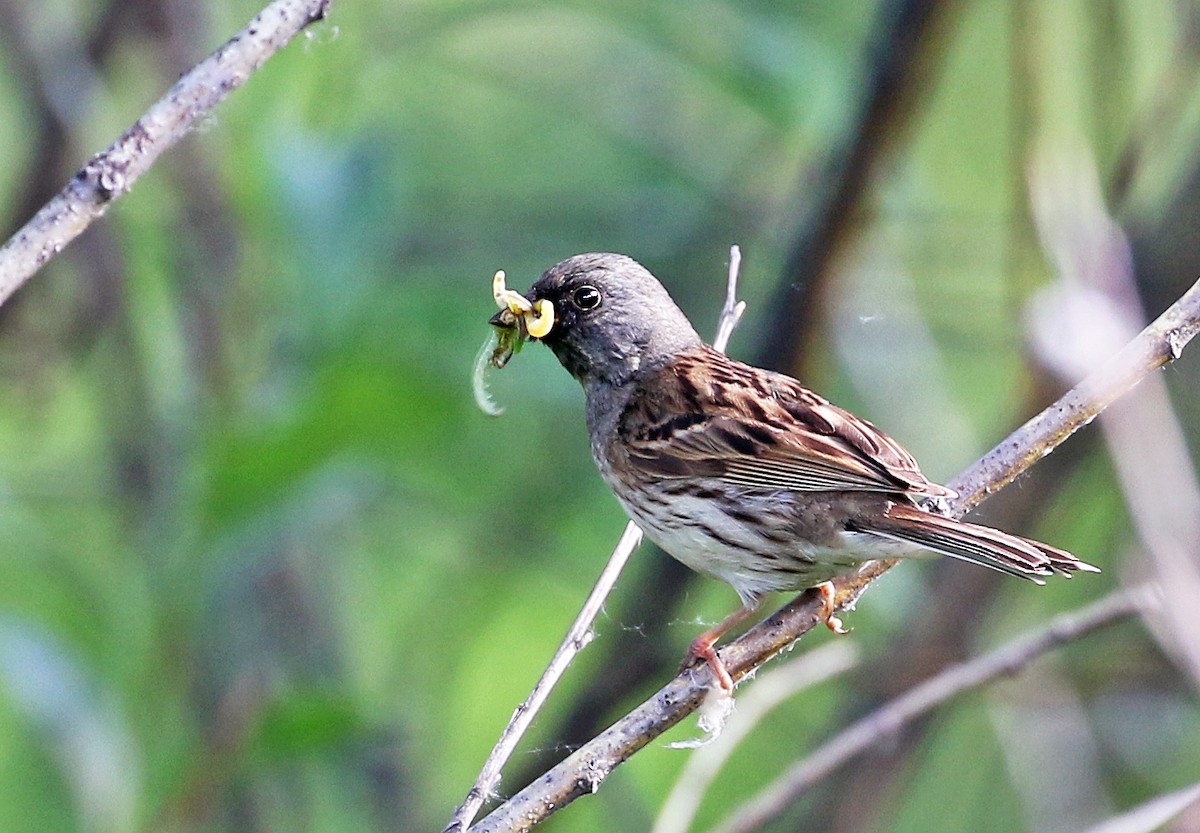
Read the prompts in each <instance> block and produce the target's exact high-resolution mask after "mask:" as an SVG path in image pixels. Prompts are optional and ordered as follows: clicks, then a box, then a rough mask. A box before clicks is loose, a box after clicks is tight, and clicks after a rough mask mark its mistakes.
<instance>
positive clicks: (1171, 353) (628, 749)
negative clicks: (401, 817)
mask: <svg viewBox="0 0 1200 833" xmlns="http://www.w3.org/2000/svg"><path fill="white" fill-rule="evenodd" d="M1198 331H1200V282H1197V283H1196V284H1195V285H1193V286H1192V288H1191V289H1189V290H1188V291H1187V292H1186V293H1184V295H1183V296H1182V297H1181V298H1180V299H1179V300H1178V301H1176V302H1175V303H1174V304H1173V305H1172V306H1171V307H1170V308H1169V309H1167V311H1166V312H1164V313H1163V314H1162V315H1161V316H1159V317H1158V319H1157V320H1156V321H1154V323H1152V324H1151V325H1150V326H1148V327H1147V328H1146V329H1144V330H1143V331H1142V332H1141V333H1140V334H1139V335H1138V336H1137V337H1136V338H1135V339H1133V341H1131V342H1129V344H1127V345H1126V346H1125V348H1124V349H1122V350H1121V352H1119V353H1118V354H1117V355H1116V356H1114V357H1112V358H1111V359H1110V360H1109V361H1108V362H1106V363H1105V364H1104V365H1103V367H1101V368H1100V369H1099V370H1098V371H1096V372H1095V373H1093V374H1092V375H1091V376H1089V377H1088V378H1087V379H1085V380H1084V381H1083V382H1081V383H1080V384H1079V385H1077V386H1076V387H1075V388H1073V389H1072V390H1070V391H1068V392H1067V393H1066V394H1065V395H1064V396H1063V397H1062V398H1061V399H1059V401H1058V402H1056V403H1055V404H1053V405H1051V406H1050V407H1049V408H1047V409H1046V410H1045V411H1043V412H1042V413H1041V414H1039V415H1037V416H1035V417H1034V418H1033V419H1031V420H1029V422H1027V423H1025V425H1023V426H1022V427H1021V428H1019V429H1017V430H1016V431H1015V432H1014V433H1013V434H1011V435H1010V436H1009V437H1008V438H1007V439H1005V440H1004V442H1002V443H1001V444H1000V445H998V446H997V447H996V448H995V449H994V450H993V451H992V452H990V453H989V454H987V455H986V456H985V457H983V459H981V460H980V461H979V462H977V463H976V464H975V465H973V466H971V467H970V468H968V469H967V470H966V471H965V472H963V473H962V474H961V475H959V477H957V478H956V479H955V480H954V481H952V482H951V483H950V484H949V485H950V486H951V487H952V488H954V489H955V490H956V491H958V493H959V495H960V496H959V498H957V499H956V500H955V501H954V502H953V503H952V504H951V506H950V507H949V510H950V512H951V514H954V515H956V516H957V515H962V514H965V513H966V512H967V511H968V510H969V509H970V508H971V507H974V506H976V505H977V504H979V503H980V502H982V501H983V500H984V499H985V498H986V497H987V496H988V495H990V494H992V493H994V492H996V491H998V490H999V489H1001V488H1003V486H1005V485H1007V484H1008V483H1010V482H1012V481H1013V480H1014V479H1015V478H1016V477H1017V475H1019V474H1020V473H1021V472H1022V471H1024V470H1025V469H1027V468H1028V467H1029V466H1031V465H1033V464H1034V463H1035V462H1037V461H1038V460H1039V459H1041V458H1042V457H1044V456H1046V455H1047V454H1049V453H1050V452H1051V451H1053V450H1054V448H1056V447H1057V446H1058V445H1059V444H1060V443H1062V442H1063V441H1064V440H1065V439H1066V438H1067V437H1069V436H1070V435H1071V434H1073V433H1074V432H1075V431H1077V430H1078V429H1079V428H1081V427H1083V426H1084V425H1086V424H1087V423H1089V422H1090V421H1091V420H1093V419H1094V418H1095V417H1096V416H1097V414H1099V413H1100V412H1101V411H1102V410H1103V409H1104V408H1105V407H1107V406H1108V405H1109V404H1111V403H1112V402H1113V401H1114V400H1115V399H1117V398H1118V397H1120V396H1122V395H1123V394H1125V393H1127V392H1128V391H1129V390H1130V389H1131V388H1133V387H1134V386H1135V385H1137V383H1138V382H1139V381H1141V379H1142V378H1144V377H1145V376H1147V375H1149V374H1150V373H1152V372H1153V371H1155V370H1157V369H1159V368H1161V367H1162V366H1163V365H1165V364H1167V363H1168V362H1170V361H1172V360H1174V359H1176V358H1178V357H1179V355H1180V354H1181V353H1182V351H1183V349H1184V347H1185V346H1186V345H1187V343H1188V342H1189V341H1190V340H1191V339H1192V338H1193V337H1194V336H1195V335H1196V334H1197V332H1198ZM894 563H895V562H894V561H877V562H872V563H870V564H868V565H866V566H865V567H863V568H862V569H861V570H859V571H858V572H856V573H854V574H852V575H850V576H847V577H845V578H842V579H840V580H838V581H836V582H835V585H836V587H837V592H836V601H837V606H838V607H843V606H846V605H849V604H853V602H854V601H855V600H857V598H858V597H859V595H861V594H862V592H863V590H865V589H866V587H867V586H868V585H869V584H870V582H871V581H873V580H874V579H875V578H877V577H878V576H879V575H880V574H882V573H883V572H884V571H885V570H887V569H888V568H889V567H891V566H892V565H893V564H894ZM819 608H820V602H819V598H818V595H817V594H816V593H814V592H811V591H808V592H805V593H802V594H800V595H799V596H797V597H796V598H795V599H793V600H792V601H791V602H790V603H789V604H787V605H785V606H784V607H783V608H781V609H780V610H779V611H777V612H776V613H775V614H773V615H772V616H770V617H769V618H768V619H766V620H765V621H763V622H762V623H760V624H758V625H756V626H755V627H754V628H752V629H751V630H749V631H747V632H746V633H745V634H744V635H743V636H742V637H741V638H739V639H738V640H737V641H735V642H733V643H732V644H730V645H728V646H727V647H726V648H724V649H723V650H722V651H721V658H722V659H723V660H724V662H725V666H726V668H727V669H728V670H729V673H730V675H731V676H732V677H733V679H734V680H735V681H737V680H740V679H741V678H743V677H745V676H746V675H747V674H748V673H750V672H751V671H753V670H754V669H755V668H757V667H758V666H760V665H762V664H763V663H764V662H766V661H767V660H769V659H771V658H772V657H774V656H775V655H776V654H778V653H780V652H781V651H783V650H784V649H786V648H787V647H788V646H789V645H791V644H792V643H794V642H795V641H796V640H797V639H799V638H800V637H801V636H803V635H804V634H806V633H808V631H810V630H812V628H813V627H815V626H816V625H817V624H818V622H819V621H820V615H819ZM710 682H711V681H710V679H709V675H708V672H707V671H706V670H703V669H689V670H687V671H685V672H683V673H681V674H680V675H679V676H677V677H676V678H675V679H673V680H672V681H671V682H669V683H668V684H667V685H666V686H664V687H663V688H662V689H660V690H659V691H658V692H657V693H656V694H655V695H654V696H653V697H651V698H650V699H649V700H647V701H646V702H644V703H643V704H642V705H640V706H638V707H637V708H635V709H634V710H633V711H632V712H630V713H629V714H627V715H626V716H625V717H623V718H621V719H620V720H619V721H617V723H615V724H613V726H611V727H610V728H608V729H607V730H605V731H604V732H602V733H600V734H599V735H598V736H596V737H595V738H594V739H593V740H591V741H589V742H588V743H587V744H585V745H584V746H582V747H580V748H579V749H578V750H576V751H575V752H574V753H573V754H572V755H570V756H569V757H568V758H566V760H564V761H562V762H561V763H560V764H558V765H557V766H555V767H554V768H553V769H551V770H550V771H549V772H547V773H546V774H545V775H543V776H542V777H540V778H538V779H537V780H536V781H534V782H533V783H532V784H530V785H529V786H528V787H526V788H525V789H524V790H522V791H521V792H520V793H518V794H517V795H515V796H513V797H512V798H511V799H509V801H507V802H506V803H505V804H503V805H501V806H500V807H498V808H497V809H496V810H495V811H494V812H493V813H492V814H491V815H489V816H487V817H486V818H485V819H483V820H482V821H481V822H479V824H477V825H476V826H475V827H472V828H471V830H472V831H474V833H485V831H486V833H492V832H493V831H507V830H528V829H530V828H532V827H533V826H535V825H536V824H538V823H540V822H541V821H542V820H543V819H545V818H546V817H548V816H549V815H551V814H552V813H554V812H556V811H557V810H559V809H560V808H562V807H563V806H565V805H566V804H569V803H570V802H572V801H574V800H575V799H576V798H578V797H579V796H581V795H584V794H585V793H589V792H595V791H596V790H598V789H599V788H600V785H601V784H602V783H603V782H604V779H605V778H607V777H608V774H609V773H610V772H612V770H613V769H615V768H616V767H617V766H619V765H620V764H621V763H623V762H624V761H625V760H627V759H628V758H629V757H630V756H631V755H633V754H634V753H635V752H637V751H638V750H639V749H641V748H642V747H643V746H645V745H646V744H647V743H649V742H650V741H652V740H653V739H654V738H656V737H658V736H659V735H661V734H662V733H663V732H665V731H667V730H668V729H670V728H671V727H672V726H674V725H675V724H676V723H678V722H679V721H681V720H683V719H684V718H685V717H686V716H687V715H689V714H691V713H692V712H693V711H695V710H696V709H697V708H698V707H699V705H700V703H701V702H702V701H703V700H704V697H705V695H706V693H707V691H708V688H709V685H710Z"/></svg>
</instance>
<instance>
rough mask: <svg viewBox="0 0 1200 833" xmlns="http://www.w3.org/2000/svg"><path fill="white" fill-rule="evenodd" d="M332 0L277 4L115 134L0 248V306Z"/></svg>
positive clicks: (324, 12)
mask: <svg viewBox="0 0 1200 833" xmlns="http://www.w3.org/2000/svg"><path fill="white" fill-rule="evenodd" d="M332 3H333V0H275V2H273V3H271V4H270V5H268V6H267V7H266V8H264V9H263V10H262V11H261V12H259V13H258V15H257V16H256V17H255V18H254V19H253V20H252V21H250V23H249V25H248V26H246V28H245V29H243V30H242V31H240V32H238V33H237V34H236V35H234V36H233V37H232V38H230V39H229V40H228V41H226V43H225V44H224V45H223V46H222V47H221V48H220V49H218V50H217V51H216V52H214V53H213V54H211V55H209V56H208V57H207V58H205V59H204V60H203V61H201V62H200V63H199V64H197V65H196V66H195V68H194V69H192V71H191V72H189V73H188V74H187V75H185V76H183V77H182V78H180V79H179V81H177V82H176V84H175V86H173V87H172V88H171V89H170V90H169V91H168V92H167V94H166V95H165V96H163V97H162V98H161V99H159V100H158V101H157V102H155V104H154V105H153V106H152V107H151V108H150V109H149V110H147V111H146V113H145V114H144V115H143V116H142V117H141V118H140V119H138V120H137V121H136V122H134V124H133V126H132V127H130V128H129V129H128V130H126V131H125V132H124V133H122V134H121V136H120V138H118V139H117V140H116V141H115V142H114V143H113V144H112V145H110V146H109V147H108V149H107V150H105V151H103V152H101V153H99V154H97V155H96V156H94V157H92V159H91V160H90V161H88V163H87V164H86V165H84V166H83V167H82V168H81V169H80V170H79V172H78V173H76V174H75V176H74V178H73V179H72V180H71V181H70V182H69V183H67V185H66V186H65V187H64V188H63V189H62V190H61V191H59V192H58V194H57V195H56V196H55V197H54V198H53V199H51V200H50V202H48V203H46V205H45V206H43V207H42V209H41V210H40V211H38V213H37V214H36V215H34V217H33V219H31V220H30V221H29V222H28V223H26V224H25V226H24V227H23V228H22V229H21V230H20V231H18V232H17V233H16V234H15V235H13V237H12V238H11V239H10V240H9V241H8V242H7V243H5V244H4V247H3V248H0V304H3V303H4V302H5V301H6V300H8V298H9V297H10V296H11V295H12V294H13V293H14V292H16V291H17V289H19V288H20V287H21V285H22V284H24V283H25V281H27V280H28V279H29V278H30V277H31V276H32V275H33V274H34V273H36V272H37V270H38V269H40V268H41V267H42V266H43V265H45V263H46V262H47V261H48V260H50V258H52V257H54V256H55V255H56V254H58V252H60V251H62V249H63V247H65V246H66V245H67V244H68V243H70V242H71V241H72V240H74V239H75V238H76V237H78V236H79V234H80V233H81V232H82V231H83V230H84V229H85V228H87V227H88V226H89V225H91V223H92V221H93V220H95V219H96V218H98V217H100V216H101V215H102V214H103V213H104V212H105V211H106V210H107V209H108V206H109V205H110V204H111V203H112V202H113V200H115V199H117V197H120V196H121V195H122V194H124V193H126V192H127V191H128V190H129V189H130V188H132V187H133V183H134V182H136V181H137V179H138V177H140V176H141V175H142V174H144V173H145V172H146V171H148V170H149V169H150V167H151V166H152V165H153V164H154V162H155V161H156V160H157V159H158V157H159V156H160V155H161V154H162V152H163V151H164V150H166V149H167V148H169V147H171V146H172V145H174V144H175V143H176V142H178V141H179V140H180V139H181V138H183V137H184V136H185V135H186V134H187V133H188V131H190V130H191V129H192V127H193V126H194V125H195V124H196V123H197V122H198V121H200V120H201V119H203V118H204V117H205V116H207V115H208V114H209V113H210V112H211V111H212V109H213V108H214V107H216V106H217V104H219V103H220V102H221V101H222V100H223V99H224V98H225V97H226V96H227V95H229V93H231V92H232V91H233V90H235V89H237V88H238V87H240V86H241V85H242V84H244V83H245V82H246V80H247V79H248V78H249V77H250V76H251V75H253V74H254V72H255V71H257V70H258V68H259V67H261V66H262V65H263V64H264V63H265V62H266V60H267V59H268V58H270V57H271V56H272V55H274V54H275V53H276V52H277V51H279V50H280V49H281V48H282V47H283V46H285V45H286V44H287V43H288V41H290V40H291V39H292V38H293V37H294V36H295V35H296V34H298V33H299V32H300V31H301V30H303V29H304V28H305V27H306V26H309V25H310V24H312V23H315V22H316V21H318V20H323V19H324V18H325V16H326V15H327V14H328V12H329V7H330V5H331V4H332Z"/></svg>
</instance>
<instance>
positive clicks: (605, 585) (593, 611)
mask: <svg viewBox="0 0 1200 833" xmlns="http://www.w3.org/2000/svg"><path fill="white" fill-rule="evenodd" d="M741 264H742V250H741V249H740V248H738V247H737V246H732V247H730V249H729V277H728V279H727V283H726V290H725V304H724V306H723V307H722V308H721V316H720V318H719V319H718V321H717V335H716V338H715V339H713V347H715V348H716V349H717V350H721V351H724V350H725V348H726V347H727V346H728V344H729V337H730V336H731V335H733V330H734V328H735V327H737V324H738V321H739V320H740V319H741V317H742V313H743V312H745V311H746V303H745V302H744V301H739V300H738V299H737V280H738V271H739V269H740V268H741ZM641 540H642V531H641V530H640V529H638V527H637V525H636V524H635V523H634V522H633V521H630V522H629V523H628V524H626V525H625V531H624V532H623V533H622V534H621V539H620V540H619V541H618V542H617V546H616V547H615V548H614V549H613V551H612V555H610V556H609V557H608V563H607V564H606V565H605V566H604V570H603V571H602V572H601V573H600V577H599V578H598V579H596V584H595V585H594V586H593V587H592V592H591V593H589V594H588V597H587V600H586V601H585V602H584V603H583V608H582V609H581V610H580V611H579V615H578V616H576V617H575V621H574V622H573V623H572V625H571V627H570V629H569V630H568V631H567V635H566V637H564V639H563V641H562V644H561V645H559V646H558V650H557V651H555V652H554V656H553V657H552V658H551V660H550V664H549V665H548V666H547V667H546V670H545V671H544V672H542V676H541V677H540V678H539V679H538V681H537V684H536V685H535V686H534V687H533V691H531V692H530V693H529V696H528V697H527V698H525V702H524V703H522V704H521V705H520V706H518V707H517V710H516V711H515V712H513V716H512V718H510V719H509V721H508V725H507V726H506V727H504V731H503V732H502V733H501V734H500V739H499V740H497V741H496V745H495V746H494V747H492V751H491V753H490V754H489V755H488V757H487V760H486V761H484V764H483V769H481V770H480V772H479V776H478V777H477V778H476V779H475V783H474V784H473V785H471V789H470V790H469V791H468V792H467V797H466V798H465V799H463V802H462V804H460V805H458V807H457V809H455V811H454V816H453V817H452V818H451V819H450V823H449V824H448V825H447V826H446V829H445V833H450V831H455V830H465V829H466V827H467V825H469V824H470V823H471V822H472V821H474V819H475V816H476V814H477V813H478V812H479V809H480V808H481V807H482V806H483V803H484V802H485V801H486V800H487V798H488V795H489V794H491V793H492V791H493V790H495V789H496V786H497V785H498V784H499V783H500V772H501V770H503V769H504V765H505V764H506V763H507V762H508V759H509V758H510V757H511V756H512V753H513V751H514V750H515V749H516V748H517V744H518V743H519V742H520V740H521V737H522V736H523V735H524V734H525V732H526V730H527V729H528V728H529V726H530V724H531V723H532V722H533V718H534V715H536V714H537V712H538V710H539V709H541V707H542V705H543V704H544V703H545V702H546V698H547V697H549V696H550V692H551V691H553V690H554V686H556V685H558V681H559V679H561V678H562V675H563V673H564V672H565V671H566V670H567V667H568V666H569V665H570V664H571V662H572V660H574V659H575V656H576V654H578V653H579V652H580V650H582V649H583V647H584V646H585V645H587V643H588V642H589V641H591V632H592V622H594V621H595V620H596V616H597V615H599V613H600V610H601V608H602V607H603V606H604V601H605V600H606V599H607V598H608V596H609V594H610V593H611V592H612V589H613V586H614V585H615V584H616V583H617V578H618V577H619V576H620V575H621V571H622V570H623V569H625V564H626V563H627V562H628V561H629V557H630V556H631V555H632V554H633V551H634V550H635V549H637V545H638V544H639V543H641Z"/></svg>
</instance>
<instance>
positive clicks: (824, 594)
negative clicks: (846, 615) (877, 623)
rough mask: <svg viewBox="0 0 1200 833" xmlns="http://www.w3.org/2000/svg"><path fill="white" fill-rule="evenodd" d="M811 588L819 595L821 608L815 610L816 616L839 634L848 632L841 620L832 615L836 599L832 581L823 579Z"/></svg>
mask: <svg viewBox="0 0 1200 833" xmlns="http://www.w3.org/2000/svg"><path fill="white" fill-rule="evenodd" d="M813 589H814V590H816V591H817V593H818V594H820V596H821V608H820V609H819V610H818V611H817V617H818V618H819V619H820V620H821V621H822V622H824V623H825V627H827V628H829V629H830V630H831V631H833V632H834V633H836V634H839V635H841V634H847V633H850V629H849V628H847V627H846V626H845V625H843V624H842V620H841V619H839V618H837V617H836V616H834V615H833V611H834V603H835V601H836V598H835V595H834V594H835V592H836V590H835V588H834V586H833V582H832V581H823V582H821V583H820V584H818V585H817V586H816V587H814V588H813Z"/></svg>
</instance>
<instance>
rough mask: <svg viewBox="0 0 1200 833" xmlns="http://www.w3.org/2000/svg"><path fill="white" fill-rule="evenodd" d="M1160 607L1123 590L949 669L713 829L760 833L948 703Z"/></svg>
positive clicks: (857, 725) (850, 729) (849, 730)
mask: <svg viewBox="0 0 1200 833" xmlns="http://www.w3.org/2000/svg"><path fill="white" fill-rule="evenodd" d="M1156 603H1157V598H1156V595H1155V594H1154V592H1152V591H1151V589H1150V588H1149V587H1146V586H1142V587H1138V588H1135V589H1132V590H1123V591H1118V592H1116V593H1113V594H1111V595H1109V596H1106V597H1104V598H1103V599H1101V600H1100V601H1098V602H1093V603H1092V604H1090V605H1088V606H1087V607H1084V608H1082V609H1080V610H1075V611H1072V612H1070V613H1064V614H1062V615H1060V616H1056V617H1055V618H1053V619H1052V620H1050V624H1049V625H1047V626H1046V627H1044V628H1041V629H1039V630H1037V631H1035V632H1033V633H1029V634H1025V635H1024V636H1020V637H1018V638H1016V639H1014V640H1012V641H1011V642H1008V643H1006V644H1005V645H1002V646H1001V647H999V648H997V649H996V650H994V651H991V652H990V653H987V654H984V655H983V656H980V657H976V658H975V659H973V660H971V661H969V662H964V663H961V664H959V665H955V666H952V667H950V668H947V669H946V670H945V671H942V672H941V673H939V674H937V675H935V676H933V677H931V678H929V679H928V680H926V681H925V682H923V683H921V684H920V685H918V686H916V687H915V688H913V689H911V690H910V691H908V692H907V693H905V694H903V695H902V696H900V697H897V698H896V699H895V700H892V701H890V702H888V703H886V704H884V705H883V706H882V707H880V708H878V709H876V710H875V711H873V712H871V713H870V714H868V715H867V716H866V717H863V718H861V719H860V720H857V721H855V722H854V723H852V724H850V725H849V726H847V727H846V728H845V729H844V730H843V731H841V732H839V733H838V734H837V735H836V736H835V737H833V738H832V739H830V740H829V741H827V742H826V743H824V744H822V745H821V746H820V747H818V748H817V749H815V750H813V752H812V754H810V755H809V756H808V757H807V758H805V759H804V760H802V761H800V762H798V763H797V764H795V765H794V766H792V767H791V768H790V769H789V770H788V771H787V772H785V773H784V774H783V775H781V776H779V777H778V778H777V779H775V781H773V782H772V783H770V784H768V785H767V786H766V787H764V788H763V789H762V790H761V791H760V792H759V793H758V794H757V795H756V796H754V797H753V798H752V799H750V800H749V801H747V802H746V803H745V804H743V805H742V806H741V807H739V808H738V809H737V810H735V811H734V812H733V813H731V814H730V815H729V816H728V817H727V818H726V820H725V821H723V822H722V823H720V824H718V825H717V826H716V827H715V828H714V829H713V833H749V831H752V830H757V829H758V828H760V827H762V826H763V825H764V824H765V823H766V822H767V821H768V820H770V819H772V818H774V817H775V816H776V815H778V814H779V812H780V811H782V810H783V809H784V808H786V807H787V806H788V805H789V804H791V803H792V802H793V801H795V800H796V798H798V797H799V796H800V795H801V794H803V793H804V792H805V791H806V790H808V789H809V788H810V787H812V786H813V785H814V784H816V783H817V782H818V781H820V780H821V779H823V778H825V777H826V776H827V775H829V774H830V773H832V772H833V771H834V770H836V769H837V768H838V767H840V766H842V765H843V764H845V763H846V762H847V761H849V760H850V759H851V758H853V757H854V756H855V755H858V754H860V753H862V752H864V751H866V750H867V749H870V748H871V747H872V746H874V745H876V744H878V743H880V742H881V741H883V740H886V739H887V738H890V737H893V736H895V735H896V734H897V733H898V732H899V731H900V730H901V729H903V728H904V726H905V725H907V724H908V723H910V722H912V721H913V720H915V719H916V718H918V717H920V716H921V715H923V714H926V713H928V712H929V711H931V710H933V709H934V708H935V707H937V706H939V705H941V704H942V703H945V702H946V701H947V700H950V699H951V698H953V697H957V696H958V695H960V694H963V693H965V692H968V691H971V690H973V689H976V688H980V687H981V686H983V685H985V684H987V683H989V682H991V681H993V680H996V679H998V678H1000V677H1003V676H1008V675H1013V674H1017V673H1019V672H1020V671H1021V670H1022V669H1024V668H1025V667H1026V666H1027V665H1029V663H1031V662H1033V661H1034V660H1035V659H1037V658H1038V657H1040V656H1041V655H1043V654H1045V653H1047V652H1048V651H1051V650H1053V649H1054V648H1056V647H1058V646H1059V645H1063V644H1065V643H1067V642H1071V641H1074V640H1076V639H1079V638H1080V637H1082V636H1086V635H1087V634H1089V633H1092V632H1093V631H1095V630H1098V629H1100V628H1103V627H1105V626H1107V625H1111V624H1114V623H1116V622H1119V621H1121V620H1122V619H1126V618H1128V617H1130V616H1133V615H1134V614H1136V613H1139V612H1141V611H1142V610H1145V609H1147V608H1149V607H1151V606H1152V605H1155V604H1156Z"/></svg>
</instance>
